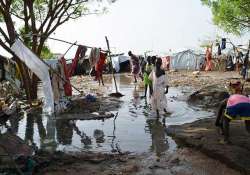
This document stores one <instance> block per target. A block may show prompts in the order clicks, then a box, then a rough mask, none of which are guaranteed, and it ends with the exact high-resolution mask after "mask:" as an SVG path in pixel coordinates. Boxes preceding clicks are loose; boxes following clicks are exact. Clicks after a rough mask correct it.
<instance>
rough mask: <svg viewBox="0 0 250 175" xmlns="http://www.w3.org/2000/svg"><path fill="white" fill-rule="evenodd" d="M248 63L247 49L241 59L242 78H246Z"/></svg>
mask: <svg viewBox="0 0 250 175" xmlns="http://www.w3.org/2000/svg"><path fill="white" fill-rule="evenodd" d="M248 64H249V51H248V52H247V54H246V55H245V57H244V59H243V67H242V71H241V75H242V76H243V79H246V74H247V69H248Z"/></svg>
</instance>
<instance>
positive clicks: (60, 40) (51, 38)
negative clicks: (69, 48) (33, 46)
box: [31, 34, 109, 53]
mask: <svg viewBox="0 0 250 175" xmlns="http://www.w3.org/2000/svg"><path fill="white" fill-rule="evenodd" d="M31 35H33V36H37V37H42V35H38V34H31ZM47 39H50V40H54V41H59V42H63V43H66V44H70V45H74V46H85V47H87V48H89V49H92V48H94V47H92V46H87V45H82V44H76V43H72V42H69V41H66V40H62V39H58V38H54V37H47ZM101 51H102V52H106V53H107V52H109V51H107V50H102V49H101Z"/></svg>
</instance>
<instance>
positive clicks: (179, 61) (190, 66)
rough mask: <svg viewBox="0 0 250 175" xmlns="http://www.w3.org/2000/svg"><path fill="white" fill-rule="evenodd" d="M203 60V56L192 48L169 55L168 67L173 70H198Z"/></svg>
mask: <svg viewBox="0 0 250 175" xmlns="http://www.w3.org/2000/svg"><path fill="white" fill-rule="evenodd" d="M203 62H204V56H203V55H198V54H196V53H194V51H192V50H185V51H183V52H179V53H177V54H175V55H173V56H172V57H171V60H170V69H174V70H199V69H200V65H201V64H203Z"/></svg>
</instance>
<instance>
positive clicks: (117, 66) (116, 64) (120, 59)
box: [112, 55, 129, 72]
mask: <svg viewBox="0 0 250 175" xmlns="http://www.w3.org/2000/svg"><path fill="white" fill-rule="evenodd" d="M125 61H129V57H127V56H123V55H120V56H117V57H113V58H112V64H113V68H114V69H115V71H116V72H119V71H120V63H123V62H125Z"/></svg>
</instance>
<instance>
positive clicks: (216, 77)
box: [42, 71, 250, 175]
mask: <svg viewBox="0 0 250 175" xmlns="http://www.w3.org/2000/svg"><path fill="white" fill-rule="evenodd" d="M168 75H169V80H170V86H175V87H176V86H179V87H186V86H188V87H191V89H192V92H195V91H197V90H200V89H202V88H204V89H209V88H207V86H211V85H212V86H215V87H216V88H217V90H218V91H223V92H225V91H226V89H225V86H226V85H227V84H228V83H229V82H230V81H232V82H233V81H238V80H239V78H240V76H239V75H238V74H237V73H236V72H208V73H205V72H201V73H199V74H198V75H197V74H195V75H194V74H193V73H192V72H186V71H182V72H169V73H168ZM127 76H128V77H130V75H127ZM105 79H106V80H107V79H109V77H105ZM77 81H81V79H78V80H77ZM247 85H248V84H246V87H247ZM88 88H89V86H88ZM216 88H215V90H216ZM85 89H86V88H85ZM221 89H223V90H221ZM89 90H94V91H99V90H100V89H94V88H89ZM210 91H211V90H210ZM100 92H103V91H102V90H100ZM211 93H212V94H213V91H212V92H211ZM189 94H191V91H189V92H187V95H189ZM208 96H209V94H208ZM208 103H209V104H210V103H211V102H208ZM213 107H214V106H213ZM213 121H214V119H213V118H212V119H206V120H202V121H197V122H196V123H194V124H190V125H191V128H193V130H192V131H193V133H192V134H193V135H194V138H193V139H189V138H190V135H188V134H187V133H189V132H190V131H187V130H185V128H186V127H188V124H186V125H183V126H179V127H177V126H176V128H179V130H177V129H171V127H169V129H168V133H169V134H171V135H173V136H174V139H175V140H176V141H177V143H178V144H179V146H180V147H181V148H178V149H177V150H176V151H174V152H166V153H165V154H163V155H161V156H160V157H158V156H156V155H154V154H152V153H145V154H143V155H113V156H110V155H106V156H104V155H102V156H104V158H102V160H100V161H96V162H93V161H91V158H89V160H81V159H80V161H77V162H75V161H73V162H65V161H62V162H61V163H62V164H63V167H61V166H58V164H57V163H56V164H55V165H52V166H49V167H48V168H46V169H44V170H42V172H43V173H44V174H65V172H70V174H74V173H75V174H170V175H172V174H173V175H174V174H185V175H189V174H190V175H191V174H197V175H198V174H207V175H209V174H211V175H214V174H225V175H226V174H230V175H234V174H235V175H236V174H242V173H245V174H246V173H248V170H247V169H248V165H246V162H248V161H246V162H244V161H239V162H238V160H239V158H240V157H241V156H240V155H242V156H243V157H244V158H245V159H244V160H248V159H247V157H250V156H248V151H247V147H248V145H249V144H247V143H246V145H245V148H240V147H237V146H234V147H232V146H229V145H226V146H225V145H223V144H221V143H220V139H222V137H221V136H220V135H219V134H218V132H217V130H216V128H215V127H214V125H213ZM189 127H190V126H189ZM199 127H205V128H209V131H210V132H209V133H207V131H206V130H202V129H201V130H200V129H199ZM232 127H233V128H235V129H236V130H238V125H237V123H235V124H233V126H232ZM173 128H175V127H173ZM170 131H171V132H170ZM205 133H206V134H205ZM180 138H182V139H180ZM244 138H246V135H242V138H241V144H243V145H244V143H243V142H244V141H243V140H244ZM197 140H198V141H197ZM234 140H238V139H237V138H236V137H234ZM197 142H198V143H197ZM185 143H187V144H185ZM201 144H204V145H206V146H204V148H210V150H206V151H204V149H201V147H202V146H201ZM185 146H189V147H191V148H192V149H191V148H185ZM225 147H226V148H227V149H225ZM193 148H195V149H193ZM202 148H203V147H202ZM228 152H229V153H228ZM203 153H206V154H203ZM244 153H247V154H244ZM225 155H228V157H230V158H231V159H233V161H234V164H233V163H232V161H231V162H230V160H228V159H227V158H226V157H225ZM95 156H96V155H95V154H93V156H92V159H93V157H95ZM102 156H101V157H102ZM90 157H91V156H90ZM237 162H238V163H237ZM236 163H237V164H236ZM59 165H60V163H59ZM234 169H235V170H234Z"/></svg>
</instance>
